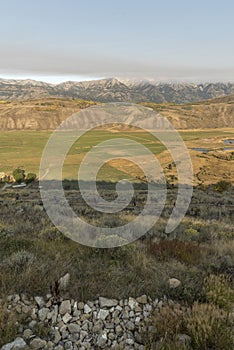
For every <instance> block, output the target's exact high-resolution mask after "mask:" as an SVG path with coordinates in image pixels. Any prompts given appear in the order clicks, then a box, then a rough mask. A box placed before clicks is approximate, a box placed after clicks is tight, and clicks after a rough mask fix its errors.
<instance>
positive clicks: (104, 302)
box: [99, 297, 118, 308]
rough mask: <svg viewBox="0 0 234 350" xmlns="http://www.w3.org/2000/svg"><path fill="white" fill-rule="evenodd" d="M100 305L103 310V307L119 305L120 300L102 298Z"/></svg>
mask: <svg viewBox="0 0 234 350" xmlns="http://www.w3.org/2000/svg"><path fill="white" fill-rule="evenodd" d="M99 304H100V307H101V308H103V307H112V306H116V305H118V300H116V299H107V298H103V297H100V298H99Z"/></svg>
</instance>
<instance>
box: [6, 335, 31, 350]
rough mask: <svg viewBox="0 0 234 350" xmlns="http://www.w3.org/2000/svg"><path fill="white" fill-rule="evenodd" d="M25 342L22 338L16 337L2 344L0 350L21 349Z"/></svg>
mask: <svg viewBox="0 0 234 350" xmlns="http://www.w3.org/2000/svg"><path fill="white" fill-rule="evenodd" d="M26 345H27V344H26V343H25V341H24V340H23V338H19V337H18V338H16V339H15V340H14V341H13V342H11V343H8V344H6V345H3V346H2V347H1V350H13V349H18V350H20V349H23V348H24V347H25V346H26Z"/></svg>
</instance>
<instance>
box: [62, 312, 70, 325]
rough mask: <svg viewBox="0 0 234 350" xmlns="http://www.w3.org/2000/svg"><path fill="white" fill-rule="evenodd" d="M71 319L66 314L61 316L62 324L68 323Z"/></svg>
mask: <svg viewBox="0 0 234 350" xmlns="http://www.w3.org/2000/svg"><path fill="white" fill-rule="evenodd" d="M71 319H72V316H71V315H70V314H68V313H66V314H65V315H64V316H63V322H64V323H68V322H69V321H71Z"/></svg>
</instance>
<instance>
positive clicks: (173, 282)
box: [168, 278, 181, 288]
mask: <svg viewBox="0 0 234 350" xmlns="http://www.w3.org/2000/svg"><path fill="white" fill-rule="evenodd" d="M168 283H169V287H170V288H178V287H179V286H180V285H181V282H180V280H178V279H177V278H170V279H169V280H168Z"/></svg>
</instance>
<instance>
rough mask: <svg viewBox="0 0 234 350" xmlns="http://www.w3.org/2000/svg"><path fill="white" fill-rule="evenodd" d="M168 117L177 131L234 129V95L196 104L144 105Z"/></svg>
mask: <svg viewBox="0 0 234 350" xmlns="http://www.w3.org/2000/svg"><path fill="white" fill-rule="evenodd" d="M142 105H144V106H147V107H150V108H153V109H154V110H155V111H157V112H159V113H160V114H161V115H163V116H165V117H167V118H168V119H169V120H170V121H171V122H172V123H173V125H174V126H175V127H176V128H177V129H204V128H227V127H229V128H232V127H234V95H230V96H225V97H221V98H217V99H214V100H207V101H204V102H200V103H194V104H184V105H175V104H155V103H142Z"/></svg>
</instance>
